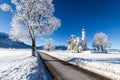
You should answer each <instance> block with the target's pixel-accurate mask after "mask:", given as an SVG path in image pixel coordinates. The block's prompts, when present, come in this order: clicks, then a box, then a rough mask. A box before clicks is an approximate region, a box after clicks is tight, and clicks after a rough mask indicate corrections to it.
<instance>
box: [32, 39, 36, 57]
mask: <svg viewBox="0 0 120 80" xmlns="http://www.w3.org/2000/svg"><path fill="white" fill-rule="evenodd" d="M35 54H36V43H35V40H32V56H35Z"/></svg>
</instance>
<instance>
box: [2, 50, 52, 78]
mask: <svg viewBox="0 0 120 80" xmlns="http://www.w3.org/2000/svg"><path fill="white" fill-rule="evenodd" d="M40 63H41V62H40ZM0 80H48V79H47V77H46V73H45V71H44V67H43V64H38V60H37V57H32V56H31V50H29V49H0ZM50 80H51V79H50Z"/></svg>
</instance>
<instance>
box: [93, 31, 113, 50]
mask: <svg viewBox="0 0 120 80" xmlns="http://www.w3.org/2000/svg"><path fill="white" fill-rule="evenodd" d="M111 45H112V42H111V41H109V40H108V36H107V35H106V34H105V33H102V32H100V33H96V34H95V36H94V39H93V43H92V46H93V47H95V48H97V50H98V51H100V52H104V51H105V48H106V47H111Z"/></svg>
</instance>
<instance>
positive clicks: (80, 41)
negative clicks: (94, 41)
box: [67, 29, 87, 53]
mask: <svg viewBox="0 0 120 80" xmlns="http://www.w3.org/2000/svg"><path fill="white" fill-rule="evenodd" d="M81 32H82V38H80V37H76V36H75V35H71V36H70V38H69V40H68V41H67V43H68V49H67V50H69V51H72V52H75V53H80V52H81V51H83V50H86V49H87V42H86V30H85V29H82V31H81Z"/></svg>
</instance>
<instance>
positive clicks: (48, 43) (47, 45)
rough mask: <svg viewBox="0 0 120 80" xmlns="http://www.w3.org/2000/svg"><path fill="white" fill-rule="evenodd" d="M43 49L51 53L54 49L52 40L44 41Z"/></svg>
mask: <svg viewBox="0 0 120 80" xmlns="http://www.w3.org/2000/svg"><path fill="white" fill-rule="evenodd" d="M44 49H45V50H48V51H53V50H54V49H55V45H54V40H53V39H52V38H51V39H46V40H45V45H44Z"/></svg>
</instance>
